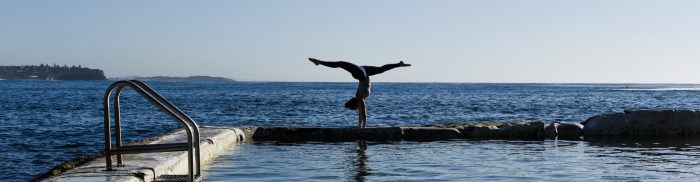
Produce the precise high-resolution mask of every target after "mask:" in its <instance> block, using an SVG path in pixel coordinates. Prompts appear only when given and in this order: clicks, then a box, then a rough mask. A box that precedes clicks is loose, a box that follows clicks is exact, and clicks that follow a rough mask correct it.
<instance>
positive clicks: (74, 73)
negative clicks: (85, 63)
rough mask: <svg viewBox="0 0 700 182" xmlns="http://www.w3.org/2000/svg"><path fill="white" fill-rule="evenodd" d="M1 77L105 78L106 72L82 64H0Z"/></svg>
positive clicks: (34, 78) (36, 78)
mask: <svg viewBox="0 0 700 182" xmlns="http://www.w3.org/2000/svg"><path fill="white" fill-rule="evenodd" d="M0 79H5V80H105V79H107V77H105V75H104V72H103V71H102V70H100V69H91V68H86V67H82V66H71V67H68V66H65V65H64V66H58V65H55V64H54V65H53V66H49V65H44V64H41V65H38V66H37V65H27V66H0Z"/></svg>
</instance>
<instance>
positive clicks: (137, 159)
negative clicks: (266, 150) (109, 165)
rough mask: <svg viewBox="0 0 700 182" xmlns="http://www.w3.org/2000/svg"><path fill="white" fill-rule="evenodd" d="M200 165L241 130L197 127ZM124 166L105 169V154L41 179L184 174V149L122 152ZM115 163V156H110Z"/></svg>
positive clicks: (166, 139)
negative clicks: (133, 152)
mask: <svg viewBox="0 0 700 182" xmlns="http://www.w3.org/2000/svg"><path fill="white" fill-rule="evenodd" d="M200 133H201V144H200V149H201V150H202V153H201V155H202V156H201V157H202V159H201V160H202V166H203V167H204V166H205V164H206V163H207V162H210V161H211V160H212V159H214V158H216V157H217V156H220V155H222V154H225V153H226V152H229V151H230V150H232V149H234V148H235V147H236V144H238V143H239V142H242V141H244V140H245V135H244V132H243V130H241V129H237V128H216V127H202V128H200ZM186 140H187V139H186V134H185V132H184V130H179V131H175V132H171V133H167V134H165V135H162V136H158V137H154V138H152V139H149V141H148V142H142V143H139V144H161V143H177V142H182V141H186ZM123 158H124V165H125V166H124V167H114V169H115V170H114V171H105V169H106V168H105V159H104V157H101V158H97V159H96V160H94V161H90V162H87V163H85V164H82V165H80V166H78V167H76V168H74V169H70V170H67V171H65V172H63V173H61V174H58V175H56V176H52V177H49V178H46V179H42V180H40V181H46V182H54V181H55V182H64V181H65V182H83V181H84V182H92V181H95V182H97V181H99V182H103V181H105V182H117V181H119V182H132V181H133V182H141V181H145V182H149V181H153V180H154V179H155V178H156V177H157V176H160V175H163V174H187V152H165V153H147V154H124V155H123ZM112 160H113V161H115V162H116V156H113V159H112Z"/></svg>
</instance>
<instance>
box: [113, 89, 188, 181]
mask: <svg viewBox="0 0 700 182" xmlns="http://www.w3.org/2000/svg"><path fill="white" fill-rule="evenodd" d="M127 86H128V87H130V88H132V89H133V90H135V91H136V92H137V93H139V95H141V96H143V97H144V98H146V100H148V102H150V103H151V104H153V105H155V106H156V107H157V108H158V109H160V110H161V111H162V112H164V113H165V114H167V115H168V116H169V117H170V118H172V119H173V120H175V121H177V122H178V123H180V124H181V125H182V126H184V128H185V131H186V133H187V146H188V147H187V152H188V157H187V158H188V169H189V170H188V176H189V181H199V180H200V179H201V166H200V163H201V161H200V159H201V158H200V150H199V128H198V127H197V124H196V123H195V122H194V121H193V120H192V118H190V117H189V116H187V115H186V114H185V113H184V112H182V111H181V110H180V109H178V108H177V107H175V106H174V105H173V104H172V103H170V102H169V101H168V100H167V99H165V98H163V96H161V95H160V94H158V93H157V92H156V91H155V90H153V88H151V87H150V86H148V85H147V84H145V83H143V82H141V81H138V80H131V81H126V80H121V81H117V82H114V83H113V84H112V85H110V86H109V88H108V89H107V91H105V95H104V100H103V101H104V103H103V111H104V122H105V123H104V124H105V157H106V160H107V161H106V165H107V170H112V158H111V156H112V153H116V155H117V165H119V166H121V165H123V164H122V162H123V161H122V157H121V155H122V154H124V153H146V152H166V151H172V150H175V149H176V148H173V147H177V146H179V145H177V144H174V145H151V146H150V147H149V146H146V147H142V148H141V149H139V148H137V147H131V148H129V147H124V148H122V140H121V112H120V109H119V96H120V95H121V92H122V91H123V89H124V88H125V87H127ZM115 89H116V92H115V94H114V114H115V116H114V120H115V137H116V146H115V148H112V143H111V134H110V119H111V118H110V114H109V96H110V95H111V94H112V92H113V91H114V90H115ZM120 148H121V149H120ZM194 160H196V161H197V164H196V169H197V170H196V172H195V170H194V169H195V164H194Z"/></svg>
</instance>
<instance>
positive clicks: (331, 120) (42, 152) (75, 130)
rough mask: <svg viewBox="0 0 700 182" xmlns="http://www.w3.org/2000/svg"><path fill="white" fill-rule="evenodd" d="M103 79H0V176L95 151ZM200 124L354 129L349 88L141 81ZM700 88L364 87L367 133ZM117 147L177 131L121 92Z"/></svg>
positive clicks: (665, 96) (586, 109)
mask: <svg viewBox="0 0 700 182" xmlns="http://www.w3.org/2000/svg"><path fill="white" fill-rule="evenodd" d="M111 83H112V82H111V81H9V80H0V123H1V124H0V161H3V162H0V170H1V171H0V179H3V181H5V180H8V179H9V181H27V180H30V179H32V177H33V176H36V175H38V174H39V173H43V172H46V171H47V170H49V169H50V168H52V167H54V166H56V165H58V164H60V163H62V162H64V161H66V160H69V159H72V158H75V157H77V156H81V155H84V154H89V153H94V152H98V151H100V150H101V149H102V148H103V147H104V143H103V142H104V141H103V140H104V139H103V137H104V136H103V135H104V134H103V126H102V125H103V120H102V96H103V94H104V90H105V89H106V88H107V86H109V84H111ZM149 84H150V85H151V86H152V87H153V88H154V89H156V90H157V91H158V92H160V93H161V94H162V95H163V96H164V97H166V98H167V99H169V100H170V101H171V102H173V103H174V104H175V105H176V106H178V107H179V108H180V109H182V110H183V111H185V113H187V114H189V115H190V116H191V117H192V118H193V119H194V120H195V121H197V122H198V123H199V124H201V125H226V126H263V125H273V126H282V125H284V126H340V127H343V126H354V125H356V124H357V123H356V118H357V114H356V112H354V111H349V110H345V109H344V108H343V104H344V103H345V101H346V100H347V99H349V98H350V97H352V96H353V95H354V91H355V89H356V88H355V87H356V85H357V83H267V82H238V83H166V82H154V83H149ZM698 91H700V85H676V84H673V85H664V84H661V85H659V84H657V85H649V84H642V85H639V84H478V83H475V84H472V83H468V84H460V83H374V84H373V90H372V95H371V96H370V97H369V98H368V100H367V104H368V124H367V125H368V126H369V127H376V126H419V125H426V124H436V123H437V124H441V123H442V124H444V123H450V122H470V121H494V120H498V121H513V120H541V121H545V122H552V121H573V122H580V121H583V120H585V119H587V118H588V117H590V116H593V115H597V114H602V113H607V112H621V111H623V110H624V109H653V108H681V109H700V97H699V95H700V92H698ZM121 98H122V104H123V106H122V107H123V108H122V116H123V121H124V124H123V127H124V136H125V138H126V142H128V141H133V140H138V139H142V138H144V137H148V136H153V135H157V134H160V133H163V132H165V131H169V130H172V129H175V128H177V127H178V126H177V124H176V123H175V122H172V121H171V120H169V119H168V118H167V116H165V115H164V114H162V113H160V112H159V111H158V110H157V109H156V108H155V107H153V106H151V105H150V104H149V103H148V102H147V101H145V100H144V99H143V98H141V97H140V96H137V95H135V93H134V92H132V91H128V92H126V93H124V95H123V96H122V97H121Z"/></svg>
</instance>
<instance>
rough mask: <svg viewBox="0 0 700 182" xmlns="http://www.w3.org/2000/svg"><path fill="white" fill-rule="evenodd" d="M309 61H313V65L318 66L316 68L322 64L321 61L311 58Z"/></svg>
mask: <svg viewBox="0 0 700 182" xmlns="http://www.w3.org/2000/svg"><path fill="white" fill-rule="evenodd" d="M309 61H311V62H312V63H314V64H316V66H318V65H319V64H321V60H318V59H316V58H309Z"/></svg>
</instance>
